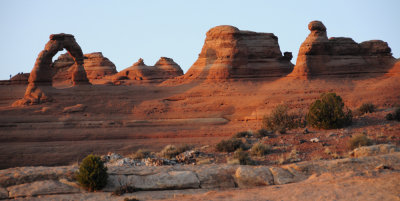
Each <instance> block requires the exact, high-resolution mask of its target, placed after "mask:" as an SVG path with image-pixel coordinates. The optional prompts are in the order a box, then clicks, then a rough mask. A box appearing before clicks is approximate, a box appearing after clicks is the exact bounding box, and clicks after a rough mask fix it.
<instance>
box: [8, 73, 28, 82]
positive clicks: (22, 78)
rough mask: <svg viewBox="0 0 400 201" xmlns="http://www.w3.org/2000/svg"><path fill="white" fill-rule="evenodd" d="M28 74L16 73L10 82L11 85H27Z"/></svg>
mask: <svg viewBox="0 0 400 201" xmlns="http://www.w3.org/2000/svg"><path fill="white" fill-rule="evenodd" d="M28 79H29V73H18V74H16V75H14V76H13V77H12V78H11V79H10V80H11V83H12V84H28Z"/></svg>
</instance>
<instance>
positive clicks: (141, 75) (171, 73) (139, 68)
mask: <svg viewBox="0 0 400 201" xmlns="http://www.w3.org/2000/svg"><path fill="white" fill-rule="evenodd" d="M181 75H183V71H182V69H181V67H180V66H179V65H178V64H177V63H175V62H174V60H173V59H171V58H168V57H161V58H160V59H159V60H158V61H157V62H156V64H155V65H154V66H147V65H146V64H145V63H144V61H143V59H142V58H140V59H139V60H138V61H137V62H136V63H134V64H133V65H132V66H131V67H128V68H126V69H124V70H122V71H121V72H119V73H117V74H116V75H114V80H137V81H142V80H146V81H148V80H150V81H158V82H161V81H164V80H166V79H170V78H174V77H177V76H181Z"/></svg>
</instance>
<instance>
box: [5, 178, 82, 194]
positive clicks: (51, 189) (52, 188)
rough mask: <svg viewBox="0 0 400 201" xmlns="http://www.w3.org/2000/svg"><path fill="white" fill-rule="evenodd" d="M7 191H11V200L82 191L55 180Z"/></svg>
mask: <svg viewBox="0 0 400 201" xmlns="http://www.w3.org/2000/svg"><path fill="white" fill-rule="evenodd" d="M7 190H8V191H9V197H10V198H16V197H26V196H29V197H31V196H38V195H51V194H68V193H79V192H80V189H78V188H74V187H72V186H69V185H66V184H63V183H61V182H59V181H55V180H45V181H37V182H33V183H26V184H20V185H16V186H10V187H8V188H7Z"/></svg>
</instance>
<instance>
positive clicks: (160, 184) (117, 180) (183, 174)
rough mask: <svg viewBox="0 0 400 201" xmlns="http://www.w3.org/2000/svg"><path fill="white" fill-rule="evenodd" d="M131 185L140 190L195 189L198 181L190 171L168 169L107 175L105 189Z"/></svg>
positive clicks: (110, 189) (198, 185) (198, 184)
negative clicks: (144, 173)
mask: <svg viewBox="0 0 400 201" xmlns="http://www.w3.org/2000/svg"><path fill="white" fill-rule="evenodd" d="M124 185H128V186H132V187H134V188H137V189H140V190H167V189H195V188H200V181H199V179H198V178H197V176H196V174H195V173H193V172H192V171H184V170H179V171H168V172H159V173H155V174H154V173H153V174H150V175H135V174H132V175H109V178H108V182H107V186H106V188H105V189H103V190H105V191H113V190H115V188H117V187H119V186H124Z"/></svg>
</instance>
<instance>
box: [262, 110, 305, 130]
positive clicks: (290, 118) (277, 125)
mask: <svg viewBox="0 0 400 201" xmlns="http://www.w3.org/2000/svg"><path fill="white" fill-rule="evenodd" d="M300 126H301V119H300V118H298V117H297V116H296V115H294V114H290V113H289V109H288V107H287V106H286V105H278V106H277V107H275V108H274V109H273V110H272V112H271V114H270V115H269V116H264V117H263V120H262V127H263V128H264V129H266V130H272V131H283V132H282V133H285V132H286V129H292V128H297V127H300Z"/></svg>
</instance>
